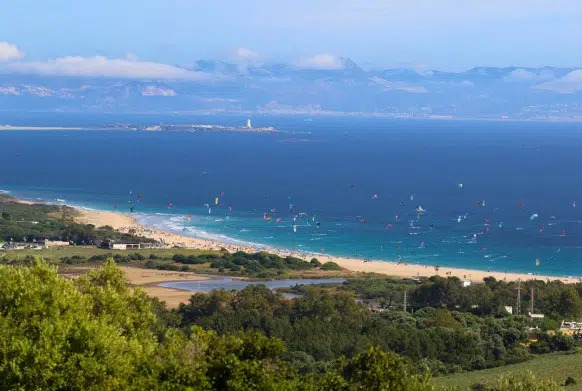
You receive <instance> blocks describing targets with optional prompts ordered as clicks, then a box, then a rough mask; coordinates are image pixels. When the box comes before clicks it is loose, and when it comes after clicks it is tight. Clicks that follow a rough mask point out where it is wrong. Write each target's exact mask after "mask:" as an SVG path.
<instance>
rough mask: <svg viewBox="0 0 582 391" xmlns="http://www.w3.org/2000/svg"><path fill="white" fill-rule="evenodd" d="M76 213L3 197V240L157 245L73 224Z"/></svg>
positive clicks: (0, 237) (109, 230) (0, 213)
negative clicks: (114, 241)
mask: <svg viewBox="0 0 582 391" xmlns="http://www.w3.org/2000/svg"><path fill="white" fill-rule="evenodd" d="M76 213H77V212H76V211H75V210H74V209H72V208H69V207H66V206H58V205H45V204H34V205H26V204H21V203H18V202H15V200H14V199H12V198H10V197H7V196H5V195H0V241H6V242H8V241H14V242H29V243H32V242H37V243H40V242H41V241H43V240H44V239H49V240H62V241H68V242H72V243H74V244H79V245H82V244H99V243H101V242H102V241H103V240H105V239H113V240H116V241H118V242H122V243H136V242H153V240H151V239H148V238H144V237H140V236H135V235H131V234H123V233H120V232H118V231H115V230H113V229H112V228H111V227H107V226H105V227H99V228H97V227H95V226H93V225H91V224H79V223H75V222H74V221H73V217H74V216H75V215H76Z"/></svg>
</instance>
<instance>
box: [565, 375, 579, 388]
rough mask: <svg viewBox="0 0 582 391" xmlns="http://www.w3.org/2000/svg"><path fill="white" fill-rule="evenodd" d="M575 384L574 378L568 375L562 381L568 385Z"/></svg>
mask: <svg viewBox="0 0 582 391" xmlns="http://www.w3.org/2000/svg"><path fill="white" fill-rule="evenodd" d="M575 385H576V379H574V378H573V377H572V376H568V377H567V378H566V381H565V382H564V386H565V387H568V386H575Z"/></svg>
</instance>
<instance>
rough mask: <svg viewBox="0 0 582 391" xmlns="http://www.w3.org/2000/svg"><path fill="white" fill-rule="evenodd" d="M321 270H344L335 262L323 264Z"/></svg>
mask: <svg viewBox="0 0 582 391" xmlns="http://www.w3.org/2000/svg"><path fill="white" fill-rule="evenodd" d="M321 270H326V271H333V270H342V268H341V266H340V265H338V264H337V263H335V262H326V263H324V264H323V265H322V266H321Z"/></svg>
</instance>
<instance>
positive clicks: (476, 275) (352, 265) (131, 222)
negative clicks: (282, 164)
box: [78, 209, 579, 289]
mask: <svg viewBox="0 0 582 391" xmlns="http://www.w3.org/2000/svg"><path fill="white" fill-rule="evenodd" d="M79 213H80V216H79V217H78V221H79V222H83V223H87V224H94V225H96V226H103V225H110V226H112V227H113V228H115V229H118V230H120V231H122V232H129V231H131V232H133V233H135V234H137V235H142V236H145V237H149V238H152V239H155V240H158V241H160V242H164V243H166V244H168V245H169V246H180V247H186V248H196V249H205V250H220V249H221V248H225V249H227V250H228V251H230V252H236V251H245V252H256V251H258V249H256V248H254V247H252V246H236V245H232V244H228V243H219V242H214V241H210V240H206V239H200V238H191V237H187V236H181V235H178V234H174V233H170V232H166V231H161V230H157V229H154V228H152V227H146V226H143V225H140V224H138V222H137V221H136V220H135V219H134V218H133V217H131V216H130V215H128V214H122V213H115V212H107V211H94V210H84V209H79ZM268 251H269V252H273V253H277V254H279V255H281V256H288V255H292V256H296V257H299V258H303V259H307V260H308V259H309V258H311V257H312V256H311V255H307V254H303V253H298V252H293V251H287V250H279V249H268ZM317 258H318V259H319V260H320V261H321V262H328V261H333V262H336V263H337V264H339V265H340V266H341V267H343V268H345V269H348V270H352V271H358V272H367V273H371V272H373V273H380V274H386V275H388V276H395V277H403V278H404V277H411V278H413V277H430V276H433V275H435V274H438V275H440V276H456V277H459V278H460V279H462V280H470V281H473V282H480V281H482V280H483V278H485V277H488V276H493V277H495V278H496V279H499V280H506V281H515V280H518V279H521V280H531V279H534V278H535V279H542V280H547V279H549V280H561V281H563V282H565V283H574V282H578V281H579V279H577V278H566V277H556V276H544V275H533V274H527V273H504V272H493V271H492V272H488V271H483V270H473V269H460V268H451V267H440V268H439V269H438V271H437V270H436V268H435V266H434V265H431V266H429V265H426V266H425V265H411V264H407V263H396V262H382V261H371V262H366V261H364V260H363V259H353V258H342V257H334V256H329V255H319V254H318V255H317ZM178 280H179V279H178ZM161 289H163V288H161Z"/></svg>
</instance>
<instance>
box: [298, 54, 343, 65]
mask: <svg viewBox="0 0 582 391" xmlns="http://www.w3.org/2000/svg"><path fill="white" fill-rule="evenodd" d="M295 66H296V67H297V68H303V69H342V68H343V63H342V61H341V59H339V58H337V57H336V56H333V55H331V54H327V53H321V54H316V55H315V56H313V57H300V58H299V60H297V62H296V63H295Z"/></svg>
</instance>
